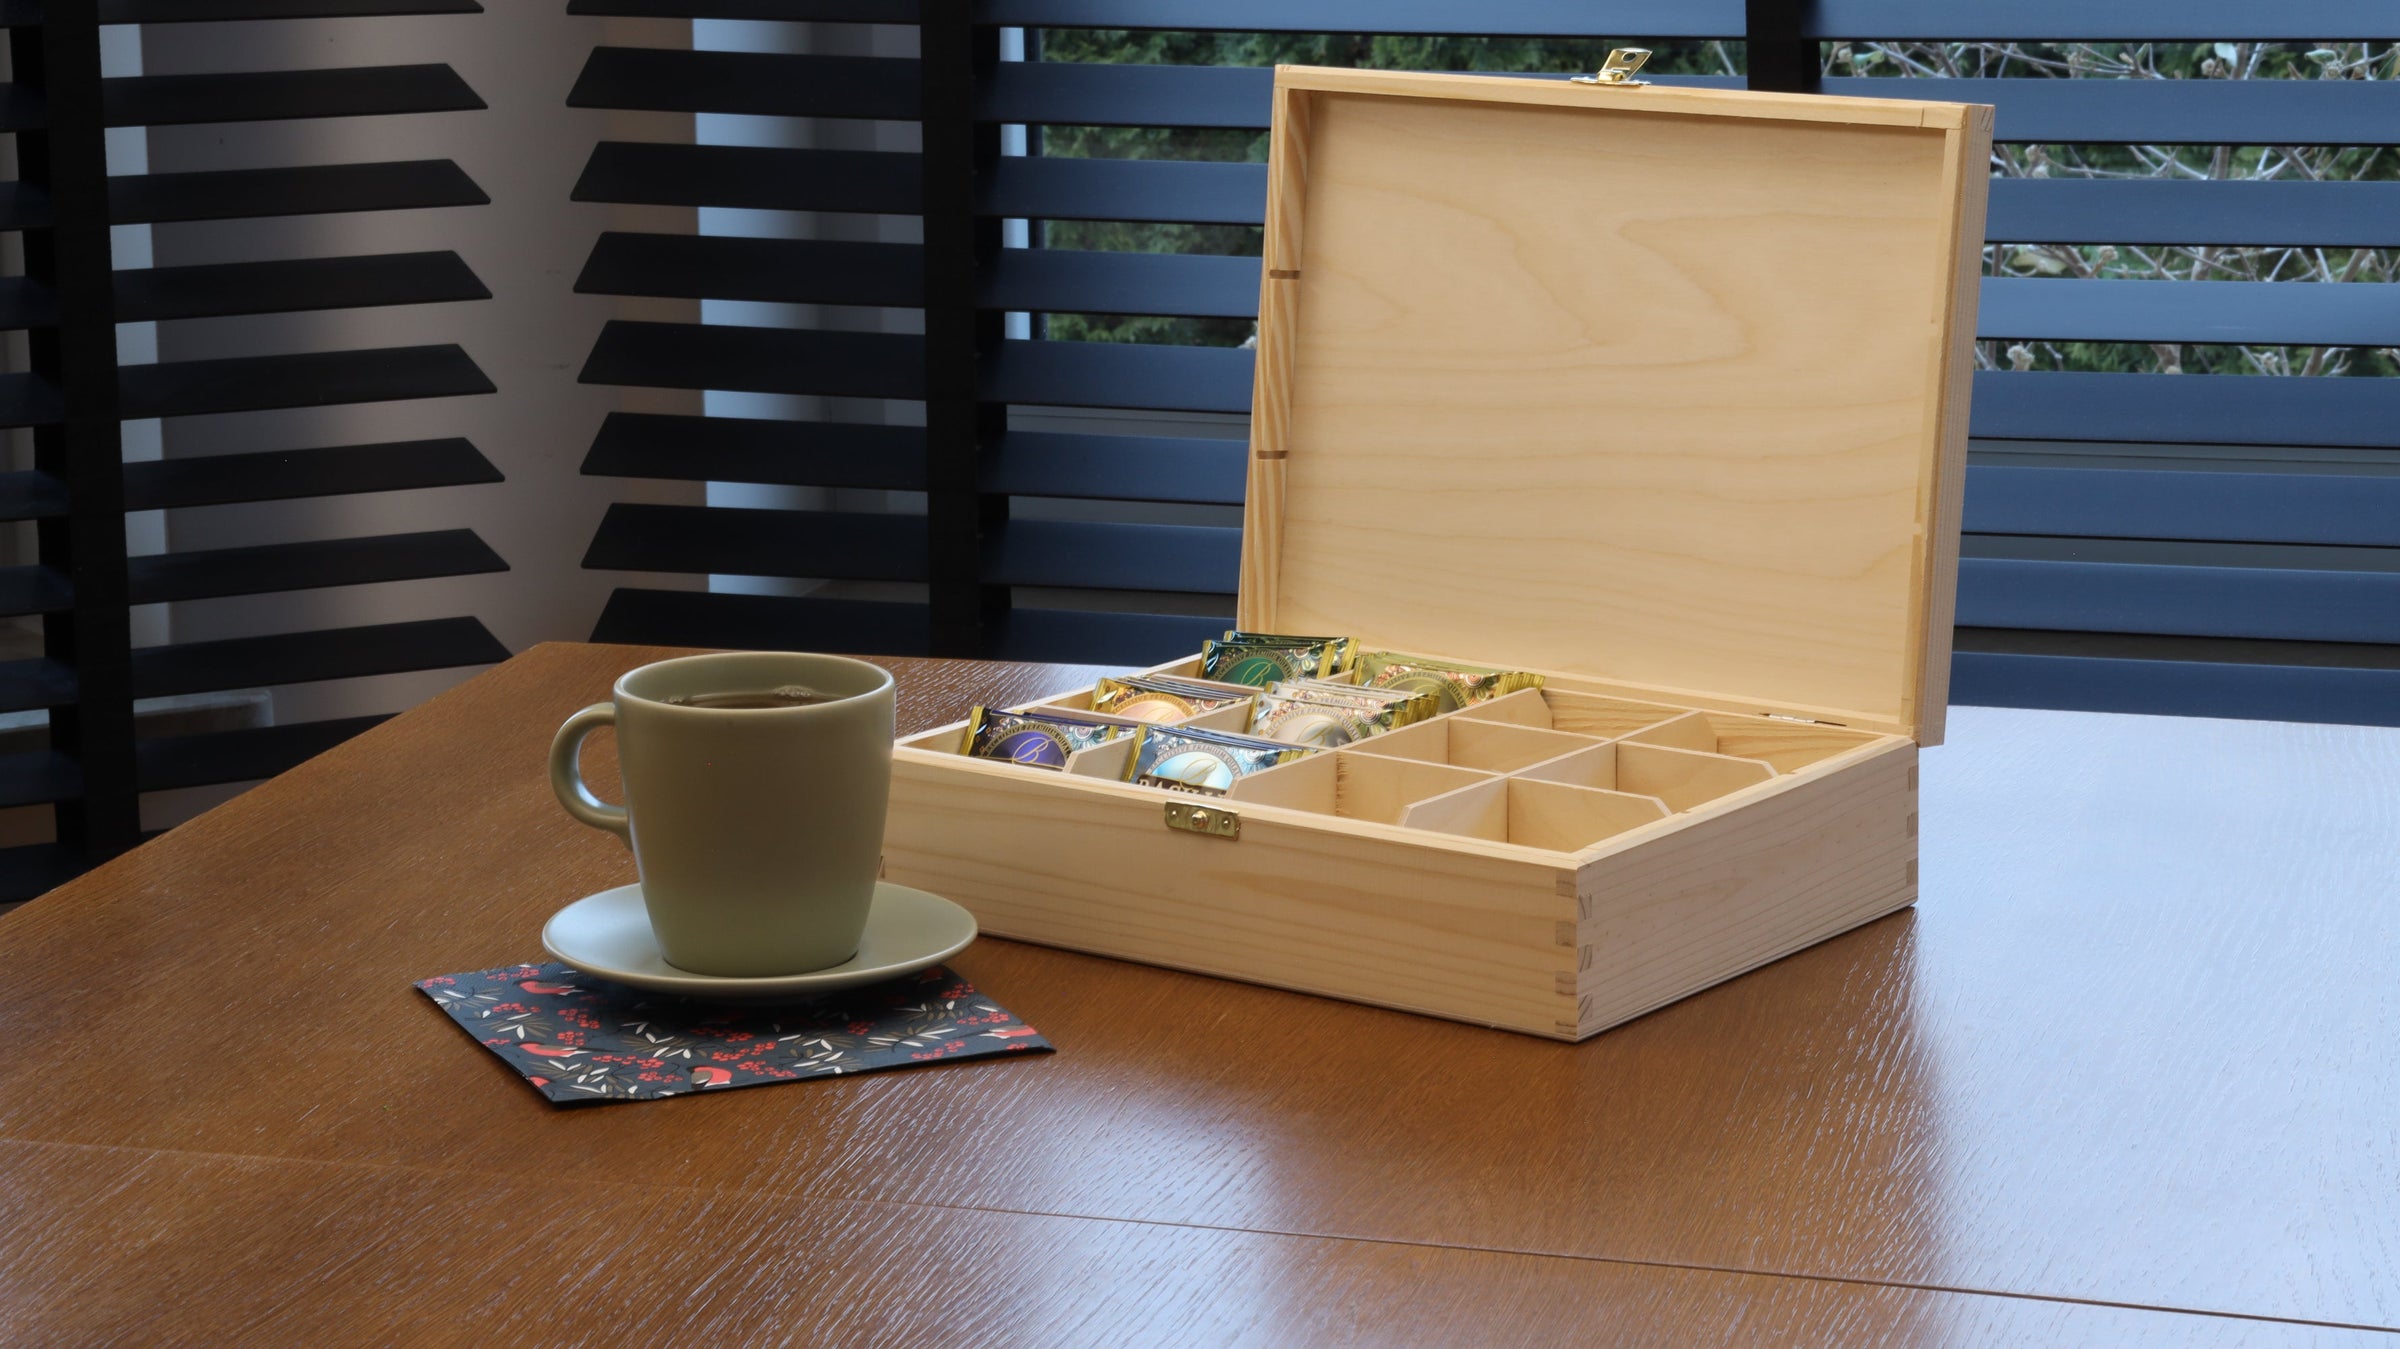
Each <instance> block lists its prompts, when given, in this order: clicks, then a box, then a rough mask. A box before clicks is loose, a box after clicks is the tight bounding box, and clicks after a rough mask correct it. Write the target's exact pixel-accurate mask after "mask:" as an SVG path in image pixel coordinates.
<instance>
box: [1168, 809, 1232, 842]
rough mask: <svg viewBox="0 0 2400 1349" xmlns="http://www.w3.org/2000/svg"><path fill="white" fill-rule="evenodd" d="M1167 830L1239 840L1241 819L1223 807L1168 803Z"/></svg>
mask: <svg viewBox="0 0 2400 1349" xmlns="http://www.w3.org/2000/svg"><path fill="white" fill-rule="evenodd" d="M1167 828H1169V829H1181V830H1183V831H1184V832H1186V833H1191V834H1209V835H1212V836H1214V837H1217V838H1240V837H1241V836H1242V817H1241V816H1240V815H1237V814H1235V813H1234V812H1232V811H1230V810H1227V809H1225V808H1224V807H1223V806H1217V805H1207V804H1204V803H1202V802H1198V801H1169V802H1168V803H1167Z"/></svg>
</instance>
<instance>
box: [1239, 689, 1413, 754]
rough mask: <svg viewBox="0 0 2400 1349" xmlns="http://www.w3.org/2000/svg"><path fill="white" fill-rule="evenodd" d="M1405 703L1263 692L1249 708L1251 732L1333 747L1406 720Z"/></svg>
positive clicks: (1376, 732)
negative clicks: (1371, 703) (1375, 703)
mask: <svg viewBox="0 0 2400 1349" xmlns="http://www.w3.org/2000/svg"><path fill="white" fill-rule="evenodd" d="M1407 706H1408V704H1406V703H1391V704H1386V705H1384V706H1380V707H1370V706H1366V705H1364V704H1361V703H1356V702H1348V703H1343V702H1334V701H1331V700H1330V699H1329V700H1325V701H1318V700H1316V699H1312V698H1294V697H1285V696H1282V695H1278V694H1273V693H1269V694H1264V695H1262V696H1261V697H1260V698H1259V700H1258V701H1257V702H1256V703H1255V704H1253V705H1252V707H1251V710H1250V734H1252V735H1255V736H1260V737H1263V738H1265V739H1268V740H1280V741H1283V742H1284V743H1286V744H1291V745H1308V746H1311V747H1313V748H1316V749H1332V748H1333V747H1334V746H1336V745H1347V744H1351V743H1352V742H1354V741H1359V740H1365V739H1367V738H1368V737H1370V736H1376V735H1381V734H1383V733H1384V732H1385V731H1388V730H1391V729H1392V728H1393V727H1395V726H1401V725H1405V724H1406V723H1405V722H1404V721H1402V720H1400V719H1399V718H1400V717H1401V716H1402V715H1403V710H1404V709H1405V708H1406V707H1407Z"/></svg>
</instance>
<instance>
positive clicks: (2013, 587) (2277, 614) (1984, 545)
mask: <svg viewBox="0 0 2400 1349" xmlns="http://www.w3.org/2000/svg"><path fill="white" fill-rule="evenodd" d="M1958 622H1959V624H1960V625H1961V626H1963V627H1987V628H2040V629H2050V630H2058V631H2075V632H2151V633H2163V634H2169V635H2175V636H2188V637H2253V638H2264V639H2272V640H2280V641H2316V642H2374V643H2386V644H2394V645H2400V549H2393V548H2336V547H2325V546H2321V545H2301V544H2258V543H2212V542H2188V541H2183V540H2153V539H2066V538H2045V537H2036V536H2027V535H2015V534H2007V535H1986V534H1971V535H1968V536H1967V537H1966V539H1965V540H1964V542H1963V544H1962V546H1961V550H1960V560H1959V582H1958Z"/></svg>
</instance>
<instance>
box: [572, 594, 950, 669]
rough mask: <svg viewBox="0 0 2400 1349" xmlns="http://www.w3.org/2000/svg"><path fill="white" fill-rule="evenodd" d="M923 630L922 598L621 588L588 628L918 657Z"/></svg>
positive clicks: (688, 641) (678, 640)
mask: <svg viewBox="0 0 2400 1349" xmlns="http://www.w3.org/2000/svg"><path fill="white" fill-rule="evenodd" d="M929 630H930V629H929V625H928V623H927V620H926V609H925V606H924V605H922V604H894V603H886V602H878V601H873V600H822V599H811V598H805V597H799V596H788V595H736V594H727V593H713V592H710V591H706V590H635V589H623V590H618V591H616V592H614V593H612V594H611V595H610V596H609V597H608V604H607V606H606V607H605V608H603V609H602V610H601V611H600V621H599V623H598V624H597V625H596V626H594V627H593V629H592V640H593V641H595V642H623V643H631V644H634V645H643V646H706V647H729V648H732V649H735V650H749V651H854V652H857V653H858V654H860V655H863V656H922V655H924V654H925V653H926V651H927V640H928V638H927V634H928V632H929Z"/></svg>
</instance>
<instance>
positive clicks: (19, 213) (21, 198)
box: [0, 183, 53, 230]
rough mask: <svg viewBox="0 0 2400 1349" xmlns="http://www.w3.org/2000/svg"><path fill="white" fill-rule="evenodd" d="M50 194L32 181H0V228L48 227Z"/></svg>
mask: <svg viewBox="0 0 2400 1349" xmlns="http://www.w3.org/2000/svg"><path fill="white" fill-rule="evenodd" d="M52 219H53V217H52V215H51V212H50V194H49V193H47V192H44V191H43V190H42V189H41V187H40V186H39V185H37V184H34V183H0V230H38V229H47V228H49V227H50V222H51V220H52Z"/></svg>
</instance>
